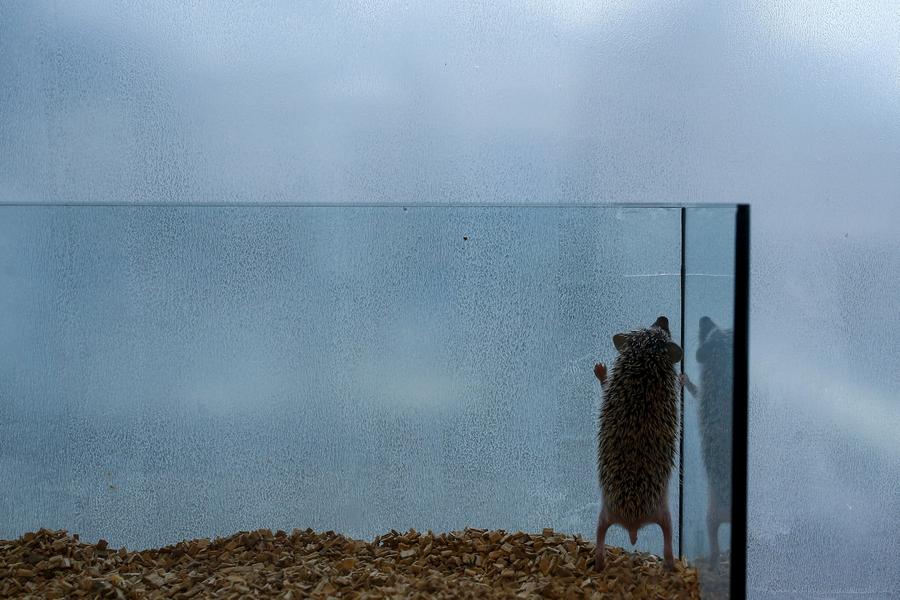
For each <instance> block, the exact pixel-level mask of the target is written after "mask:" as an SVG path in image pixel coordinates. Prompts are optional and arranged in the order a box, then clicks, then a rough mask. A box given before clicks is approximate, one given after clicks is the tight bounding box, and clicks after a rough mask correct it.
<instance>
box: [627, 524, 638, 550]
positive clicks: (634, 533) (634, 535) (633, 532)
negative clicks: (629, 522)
mask: <svg viewBox="0 0 900 600" xmlns="http://www.w3.org/2000/svg"><path fill="white" fill-rule="evenodd" d="M628 533H629V535H630V536H631V545H632V546H634V545H635V544H637V528H634V529H629V530H628Z"/></svg>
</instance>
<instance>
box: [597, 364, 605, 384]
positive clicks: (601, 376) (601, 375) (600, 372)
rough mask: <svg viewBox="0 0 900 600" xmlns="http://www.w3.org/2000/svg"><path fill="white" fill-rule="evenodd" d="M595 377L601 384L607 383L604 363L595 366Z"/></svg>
mask: <svg viewBox="0 0 900 600" xmlns="http://www.w3.org/2000/svg"><path fill="white" fill-rule="evenodd" d="M594 377H596V378H597V379H598V380H600V383H601V384H605V383H606V365H604V364H603V363H597V364H596V365H594Z"/></svg>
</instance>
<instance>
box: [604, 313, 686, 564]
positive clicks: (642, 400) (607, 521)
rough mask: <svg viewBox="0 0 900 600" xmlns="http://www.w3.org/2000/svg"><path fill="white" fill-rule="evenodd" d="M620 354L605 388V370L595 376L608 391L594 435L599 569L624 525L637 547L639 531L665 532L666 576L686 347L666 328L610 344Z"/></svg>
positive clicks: (662, 320)
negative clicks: (678, 367) (650, 527)
mask: <svg viewBox="0 0 900 600" xmlns="http://www.w3.org/2000/svg"><path fill="white" fill-rule="evenodd" d="M613 345H614V346H615V348H616V350H617V351H618V352H619V354H618V356H617V357H616V360H615V363H614V364H613V367H612V373H611V374H610V376H609V378H608V380H607V370H606V365H604V364H603V363H597V364H596V365H595V366H594V375H595V376H596V377H597V379H599V380H600V384H601V387H602V388H603V402H602V404H601V407H600V419H599V428H598V433H597V473H598V476H599V479H600V490H601V492H602V495H603V501H602V505H601V509H600V516H599V518H598V520H597V546H596V551H595V552H596V553H595V556H594V568H595V569H596V570H598V571H602V570H603V569H604V566H605V556H604V550H605V539H606V530H607V529H609V527H610V526H611V525H621V526H622V527H624V528H625V529H626V530H628V533H629V535H630V537H631V543H632V544H635V543H637V533H638V529H640V528H641V527H642V526H644V525H647V524H650V523H656V524H658V525H659V526H660V527H661V528H662V533H663V546H664V547H663V556H664V560H665V565H666V568H668V569H670V570H671V569H674V567H675V560H674V557H673V554H672V516H671V513H670V512H669V505H668V485H669V476H670V475H671V473H672V468H673V467H674V465H675V450H676V445H677V442H678V401H677V399H678V377H677V375H676V373H675V364H676V363H678V362H679V361H680V360H681V357H682V350H681V347H680V346H679V345H678V344H676V343H675V342H673V341H672V336H671V334H670V333H669V320H668V319H667V318H666V317H664V316H661V317H659V318H658V319H656V322H655V323H653V325H652V326H651V327H648V328H646V329H638V330H635V331H631V332H628V333H619V334H616V335H615V336H613Z"/></svg>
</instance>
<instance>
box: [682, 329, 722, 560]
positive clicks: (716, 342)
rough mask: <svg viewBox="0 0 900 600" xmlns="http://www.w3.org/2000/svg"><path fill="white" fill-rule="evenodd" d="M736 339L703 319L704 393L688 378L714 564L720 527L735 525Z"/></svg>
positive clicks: (700, 360) (701, 362)
mask: <svg viewBox="0 0 900 600" xmlns="http://www.w3.org/2000/svg"><path fill="white" fill-rule="evenodd" d="M733 347H734V335H733V331H732V330H730V329H720V328H719V326H718V325H716V324H715V322H713V320H712V319H710V318H709V317H703V318H701V319H700V336H699V346H698V347H697V363H699V365H700V390H699V393H698V390H697V386H695V385H694V384H693V383H692V382H691V381H690V380H689V379H687V377H685V379H684V383H685V387H687V389H688V391H689V392H690V393H691V395H692V396H694V397H695V398H697V399H698V400H699V405H698V413H699V421H700V451H701V455H702V457H703V465H704V467H705V469H706V480H707V484H708V486H709V504H708V506H707V511H706V526H707V529H708V535H709V554H710V561H712V562H715V561H716V560H717V559H718V556H719V526H720V525H722V524H723V523H729V522H730V521H731V452H732V427H733V424H732V418H733V414H734V412H733V408H732V394H733V393H734V389H733V386H734V383H733V382H734V379H733V375H732V373H733V368H734V364H733V363H734V353H733Z"/></svg>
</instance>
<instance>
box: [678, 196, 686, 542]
mask: <svg viewBox="0 0 900 600" xmlns="http://www.w3.org/2000/svg"><path fill="white" fill-rule="evenodd" d="M686 234H687V208H685V207H684V206H682V207H681V327H680V329H681V335H680V344H681V351H682V356H681V375H682V376H684V290H685V276H686V274H687V272H686V267H685V265H686V260H685V259H686V257H687V250H686V240H687V235H686ZM680 397H681V400H680V406H679V410H678V557H679V558H684V387H683V386H682V387H681V393H680Z"/></svg>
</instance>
